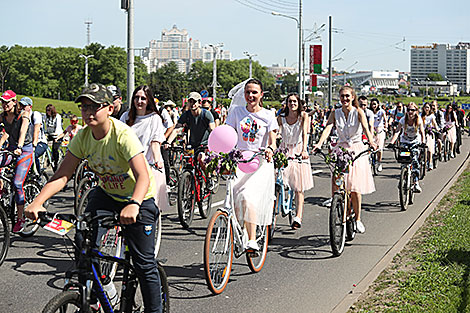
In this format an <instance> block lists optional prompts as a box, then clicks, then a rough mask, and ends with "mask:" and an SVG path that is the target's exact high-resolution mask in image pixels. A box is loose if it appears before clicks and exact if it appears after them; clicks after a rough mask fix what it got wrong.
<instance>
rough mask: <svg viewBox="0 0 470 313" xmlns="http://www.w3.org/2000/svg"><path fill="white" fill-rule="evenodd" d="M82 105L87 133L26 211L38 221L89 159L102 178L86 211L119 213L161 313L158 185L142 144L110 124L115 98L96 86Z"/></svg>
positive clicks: (145, 287) (148, 302)
mask: <svg viewBox="0 0 470 313" xmlns="http://www.w3.org/2000/svg"><path fill="white" fill-rule="evenodd" d="M75 102H80V103H81V105H80V109H81V111H82V117H83V120H84V121H85V123H86V124H87V127H85V128H84V129H81V130H80V131H79V132H78V133H77V135H75V136H74V138H73V139H72V141H71V142H70V144H69V150H68V151H67V153H66V155H65V158H64V160H63V162H62V164H61V165H60V167H59V169H58V170H57V172H56V173H55V174H54V176H52V178H51V179H50V181H49V182H48V183H47V184H46V185H45V186H44V188H43V189H42V190H41V193H40V194H39V195H38V196H37V197H36V199H34V201H33V202H32V203H31V204H30V205H29V206H28V208H27V209H26V212H25V215H26V216H27V217H29V218H37V214H38V212H39V211H43V210H44V208H43V207H42V204H43V203H44V202H45V201H46V200H48V199H49V198H50V197H52V196H53V195H54V194H56V193H57V192H59V191H60V190H61V189H62V188H64V187H65V185H66V184H67V181H68V180H69V179H70V178H71V177H72V175H73V173H74V172H75V169H76V168H77V166H78V164H79V163H80V160H81V159H82V158H86V159H87V160H88V162H89V165H90V168H91V169H92V170H93V171H95V172H96V173H97V174H98V175H99V177H100V180H99V186H98V187H97V188H96V189H94V191H93V192H92V193H91V194H90V197H89V200H88V205H87V208H86V211H89V212H91V213H92V214H94V215H95V214H96V215H101V214H103V213H105V212H115V213H119V215H120V221H121V223H122V224H124V225H126V226H125V227H123V234H124V237H125V239H126V242H127V245H128V247H129V252H130V254H131V257H132V261H133V264H134V267H135V270H136V274H137V277H138V278H139V282H140V286H141V287H140V289H141V292H142V298H143V300H144V307H145V312H161V311H162V305H161V293H160V292H161V290H160V277H159V275H158V270H157V263H156V260H155V255H154V249H155V221H156V220H157V218H158V215H159V214H160V212H159V210H158V208H157V207H156V205H155V201H154V198H153V190H155V189H154V186H153V184H154V179H153V177H152V172H151V171H150V168H149V165H148V163H147V161H146V160H145V157H144V155H143V153H142V152H143V148H142V146H141V144H140V141H139V139H138V138H137V136H136V135H135V134H134V133H133V131H132V130H131V128H129V127H128V126H127V125H125V124H124V123H121V122H120V121H118V120H116V119H114V118H111V117H110V116H111V114H112V113H113V111H114V107H113V101H112V94H111V93H110V91H109V90H108V89H106V87H105V86H103V85H101V84H91V85H90V86H89V87H87V88H85V89H84V90H83V92H82V94H81V95H79V96H78V98H77V99H76V100H75Z"/></svg>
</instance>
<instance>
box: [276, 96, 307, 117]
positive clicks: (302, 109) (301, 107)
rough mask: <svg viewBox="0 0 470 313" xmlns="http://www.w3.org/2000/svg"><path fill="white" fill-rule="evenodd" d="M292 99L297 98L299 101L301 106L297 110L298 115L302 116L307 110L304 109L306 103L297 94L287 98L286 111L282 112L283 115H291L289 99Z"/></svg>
mask: <svg viewBox="0 0 470 313" xmlns="http://www.w3.org/2000/svg"><path fill="white" fill-rule="evenodd" d="M290 97H295V98H296V99H297V103H298V104H299V108H298V109H297V114H298V115H300V114H301V113H302V112H303V111H304V110H305V107H304V102H303V101H302V100H300V97H299V95H298V94H296V93H290V94H289V95H288V96H287V98H286V106H285V108H284V110H283V111H282V113H281V114H282V115H283V116H287V115H289V98H290Z"/></svg>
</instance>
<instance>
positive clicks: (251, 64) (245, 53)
mask: <svg viewBox="0 0 470 313" xmlns="http://www.w3.org/2000/svg"><path fill="white" fill-rule="evenodd" d="M243 54H244V55H246V56H247V57H248V59H249V60H250V78H253V57H255V56H257V54H249V53H248V52H247V51H245V52H243Z"/></svg>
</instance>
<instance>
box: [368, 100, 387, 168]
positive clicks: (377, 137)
mask: <svg viewBox="0 0 470 313" xmlns="http://www.w3.org/2000/svg"><path fill="white" fill-rule="evenodd" d="M370 110H371V111H372V113H374V133H373V135H374V141H375V144H376V145H377V146H378V150H377V163H378V164H377V171H378V172H382V152H383V150H384V144H385V133H386V132H387V127H388V125H387V114H386V113H385V110H384V109H381V108H380V102H379V100H378V99H377V98H373V99H372V100H370Z"/></svg>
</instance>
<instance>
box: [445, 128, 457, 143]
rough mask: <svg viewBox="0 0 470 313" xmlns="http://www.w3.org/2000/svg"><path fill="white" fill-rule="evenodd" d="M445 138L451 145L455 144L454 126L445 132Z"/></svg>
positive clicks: (455, 131) (455, 132)
mask: <svg viewBox="0 0 470 313" xmlns="http://www.w3.org/2000/svg"><path fill="white" fill-rule="evenodd" d="M447 138H448V139H449V141H450V142H451V143H455V142H456V141H457V130H456V128H455V126H453V127H452V128H451V129H449V130H448V131H447Z"/></svg>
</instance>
